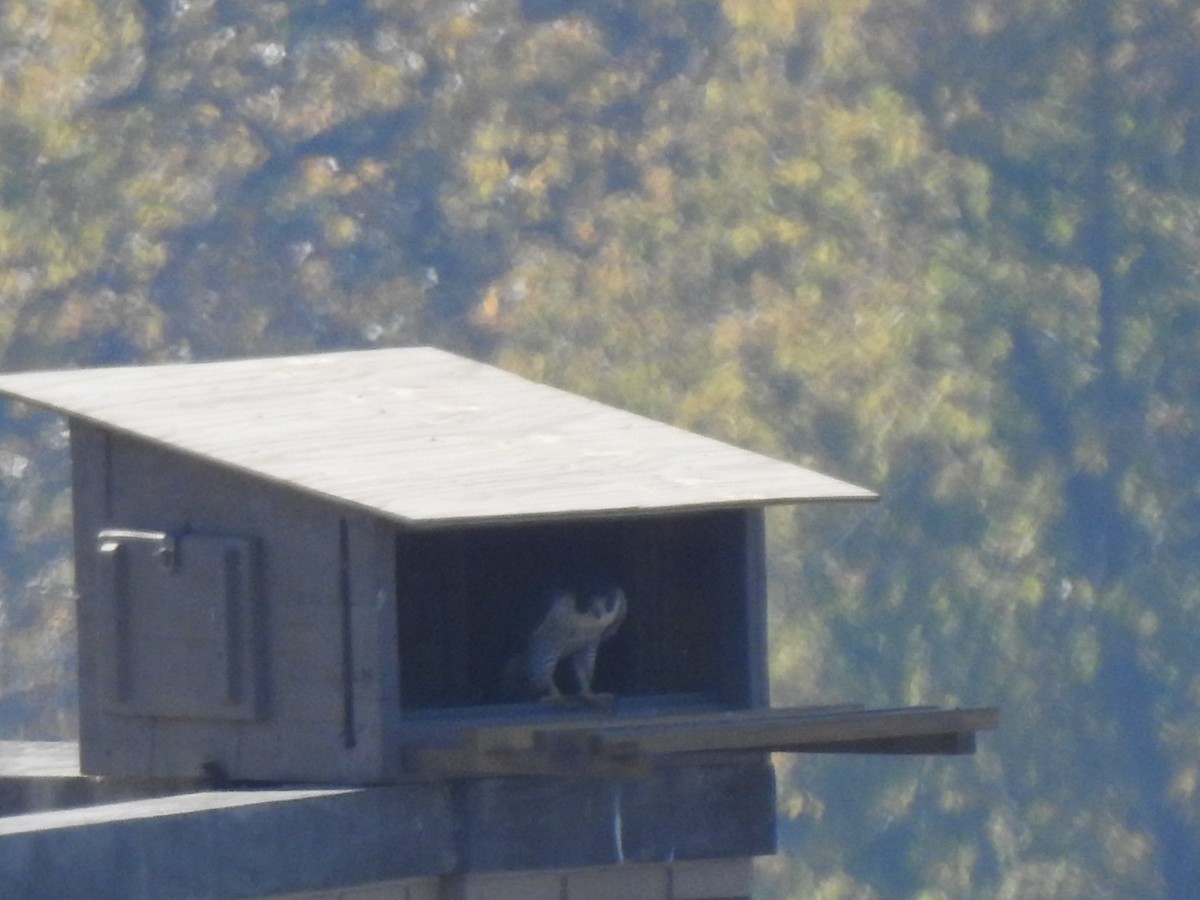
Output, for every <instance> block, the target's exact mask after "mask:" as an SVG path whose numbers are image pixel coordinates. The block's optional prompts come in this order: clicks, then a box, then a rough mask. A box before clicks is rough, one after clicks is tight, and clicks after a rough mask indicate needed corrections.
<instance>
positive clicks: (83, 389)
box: [0, 347, 874, 524]
mask: <svg viewBox="0 0 1200 900" xmlns="http://www.w3.org/2000/svg"><path fill="white" fill-rule="evenodd" d="M0 393H2V394H7V395H9V396H11V397H15V398H17V399H20V400H24V401H27V402H30V403H33V404H36V405H38V406H44V407H47V408H49V409H53V410H57V411H59V412H62V413H64V414H66V415H69V416H74V417H78V418H81V419H85V420H89V421H92V422H95V423H98V424H100V425H103V426H106V427H109V428H113V429H115V430H119V431H123V432H128V433H130V434H134V435H138V436H140V437H143V438H146V439H148V440H150V441H153V442H155V443H159V444H163V445H165V446H168V447H172V448H175V449H178V450H181V451H183V452H186V453H189V454H192V455H195V456H200V457H203V458H206V459H210V460H214V461H216V462H219V463H222V464H224V465H228V466H232V467H235V468H238V469H241V470H244V471H247V472H251V473H254V474H257V475H260V476H262V477H265V478H269V479H272V480H274V481H279V482H284V483H286V484H289V485H293V486H295V487H297V488H299V489H302V490H305V491H309V492H313V493H317V494H322V495H326V496H329V497H334V498H337V499H340V500H344V501H347V502H350V503H353V504H356V505H358V506H362V507H366V508H369V509H372V510H375V511H377V512H381V513H383V514H385V515H388V516H391V517H394V518H398V519H403V520H407V521H410V522H414V523H428V524H436V523H449V522H464V521H480V522H483V521H494V520H502V519H535V518H553V517H560V516H568V515H571V516H575V515H604V514H614V513H622V512H636V511H652V510H661V509H682V508H688V507H694V508H706V507H719V506H747V505H758V504H768V503H788V502H797V501H804V500H860V499H870V498H873V497H874V494H872V493H871V492H870V491H867V490H864V489H862V488H859V487H856V486H854V485H851V484H848V483H846V482H843V481H838V480H837V479H834V478H829V477H827V476H825V475H821V474H819V473H817V472H813V471H811V470H809V469H805V468H802V467H800V466H796V465H792V464H790V463H785V462H781V461H779V460H775V459H770V458H768V457H764V456H761V455H759V454H756V453H751V452H749V451H746V450H741V449H738V448H736V447H732V446H730V445H728V444H724V443H721V442H719V441H715V440H712V439H709V438H705V437H701V436H699V435H696V434H692V433H690V432H687V431H683V430H680V429H678V428H674V427H672V426H670V425H664V424H662V423H660V422H655V421H653V420H651V419H647V418H645V417H642V416H638V415H634V414H632V413H628V412H624V411H621V410H617V409H613V408H611V407H608V406H605V405H603V404H601V403H597V402H594V401H591V400H587V399H584V398H582V397H578V396H575V395H573V394H568V393H565V392H563V391H559V390H556V389H554V388H550V387H547V386H545V385H541V384H537V383H535V382H531V381H527V380H525V379H523V378H519V377H517V376H515V375H511V374H508V373H506V372H502V371H501V370H499V369H496V368H494V367H492V366H487V365H484V364H482V363H477V362H473V361H471V360H467V359H463V358H461V357H458V356H454V355H453V354H450V353H446V352H444V351H440V350H435V349H432V348H429V347H415V348H405V349H393V350H364V351H352V352H342V353H324V354H314V355H308V356H295V357H277V358H271V359H248V360H234V361H226V362H211V363H194V364H183V365H162V366H149V367H127V368H106V369H86V370H85V369H76V370H67V371H57V372H26V373H20V374H13V375H3V376H0Z"/></svg>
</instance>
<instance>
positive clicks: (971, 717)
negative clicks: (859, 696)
mask: <svg viewBox="0 0 1200 900" xmlns="http://www.w3.org/2000/svg"><path fill="white" fill-rule="evenodd" d="M998 721H999V713H998V711H997V710H995V709H992V708H982V709H949V710H947V709H938V708H935V707H909V708H904V709H888V710H865V709H862V708H860V707H853V706H840V707H839V706H829V707H807V708H796V709H765V710H740V711H731V712H724V713H697V714H693V715H674V716H659V717H649V718H646V719H642V720H633V721H623V720H613V719H598V718H593V719H575V720H571V721H564V722H560V723H546V724H540V725H538V724H525V725H514V726H498V727H492V728H478V729H472V730H468V731H466V732H464V733H463V735H462V738H463V739H462V743H461V744H459V745H456V746H453V747H417V748H413V749H412V750H410V752H409V754H408V756H407V758H406V763H407V766H408V768H409V770H410V771H412V772H416V773H422V774H438V775H443V776H448V777H468V776H473V775H524V774H543V775H571V776H607V777H632V776H636V775H641V774H645V773H646V772H647V771H649V770H650V769H651V768H652V767H654V766H655V765H658V764H660V763H661V762H662V760H661V759H660V758H661V757H667V756H670V755H672V754H703V753H729V752H736V751H746V752H751V751H754V752H772V753H867V754H909V755H911V754H943V755H944V754H964V753H972V752H974V749H975V733H976V732H977V731H985V730H989V729H992V728H995V727H996V726H997V724H998Z"/></svg>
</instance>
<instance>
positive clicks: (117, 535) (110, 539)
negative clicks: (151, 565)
mask: <svg viewBox="0 0 1200 900" xmlns="http://www.w3.org/2000/svg"><path fill="white" fill-rule="evenodd" d="M135 542H136V543H145V544H153V545H154V555H155V556H156V557H157V558H158V561H159V562H160V563H162V567H163V568H164V569H167V570H168V571H170V570H172V569H174V568H175V561H176V552H175V551H176V547H175V545H176V538H175V535H173V534H168V533H167V532H165V531H143V530H141V529H137V528H102V529H100V531H99V532H98V533H97V534H96V549H97V550H99V551H100V552H101V553H116V552H117V550H118V549H120V547H121V545H122V544H128V543H135Z"/></svg>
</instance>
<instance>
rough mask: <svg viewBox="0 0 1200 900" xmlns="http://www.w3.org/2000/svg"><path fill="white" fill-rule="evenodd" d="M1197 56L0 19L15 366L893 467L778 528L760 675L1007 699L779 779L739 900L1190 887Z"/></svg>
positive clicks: (877, 17)
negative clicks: (437, 348)
mask: <svg viewBox="0 0 1200 900" xmlns="http://www.w3.org/2000/svg"><path fill="white" fill-rule="evenodd" d="M1198 45H1200V19H1198V18H1197V17H1196V15H1195V13H1194V11H1193V10H1192V9H1191V8H1190V6H1189V5H1188V4H1180V3H1172V2H1168V0H1138V2H1134V0H1056V2H1052V3H1040V4H1037V3H1017V4H1014V3H1011V2H1007V0H979V2H973V3H970V4H962V3H959V2H956V0H907V2H902V3H901V2H893V3H880V4H869V3H865V2H849V3H847V2H842V0H838V2H834V0H720V2H718V0H651V2H645V3H631V2H611V3H610V2H575V0H562V2H555V0H526V2H523V3H522V2H517V0H483V2H473V3H453V4H445V3H435V2H429V0H420V2H411V0H406V2H398V0H366V2H355V3H329V2H322V0H302V2H295V3H284V2H260V3H253V4H220V3H215V2H212V0H192V2H190V3H142V4H139V3H133V2H125V0H105V2H99V0H94V2H89V0H11V2H9V3H7V4H6V5H4V6H2V7H0V59H2V60H3V62H2V64H0V352H2V353H3V354H4V356H3V358H4V364H5V366H6V368H21V367H32V366H37V367H46V366H55V365H74V364H93V363H108V362H132V361H144V362H150V361H157V360H163V359H189V358H197V359H203V358H211V357H217V356H232V355H244V354H251V353H274V352H283V351H293V352H296V351H303V350H306V349H318V348H330V347H349V346H368V345H372V344H379V345H395V344H407V343H415V342H428V343H436V344H439V345H442V346H446V347H448V348H450V349H456V350H459V351H463V352H468V353H471V354H474V355H477V356H481V357H486V358H489V359H493V360H496V361H498V362H500V364H502V365H504V366H505V367H507V368H510V369H513V370H515V371H519V372H523V373H525V374H528V375H531V376H533V377H535V378H538V379H542V380H545V381H548V382H551V383H554V384H557V385H560V386H563V387H567V388H570V389H573V390H576V391H580V392H582V393H585V394H587V395H590V396H593V397H597V398H600V399H603V400H607V401H610V402H613V403H616V404H618V405H621V406H625V407H630V408H633V409H637V410H641V411H643V412H646V413H649V414H651V415H654V416H656V417H659V418H663V419H667V420H670V421H673V422H676V423H678V424H680V425H683V426H686V427H689V428H693V429H696V430H699V431H702V432H706V433H709V434H712V435H715V436H718V437H722V438H725V439H728V440H731V441H734V442H736V443H739V444H742V445H745V446H749V447H752V448H755V449H758V450H761V451H764V452H768V453H772V454H775V455H779V456H783V457H786V458H789V459H793V460H796V461H798V462H801V463H804V464H809V465H813V466H815V467H817V468H820V469H823V470H826V471H830V472H831V473H833V474H837V475H841V476H843V477H847V478H849V479H851V480H857V481H860V482H863V483H866V484H869V485H871V486H873V487H876V488H877V489H879V490H880V492H881V494H882V495H883V500H882V502H881V503H880V504H878V505H877V506H875V507H873V508H871V509H868V510H848V509H834V510H815V509H804V510H800V511H798V512H795V513H792V512H782V511H779V512H774V513H772V518H771V522H772V544H771V573H772V592H771V604H772V605H771V615H772V628H771V633H772V641H773V644H772V652H773V676H774V695H775V700H776V702H777V703H780V704H800V703H809V702H833V701H859V702H868V703H881V704H900V703H938V704H959V703H961V704H968V703H970V704H976V703H997V704H998V705H1000V706H1001V707H1002V709H1003V724H1002V728H1001V730H1000V731H999V732H998V733H996V734H994V735H987V736H985V737H983V738H982V740H981V746H980V752H979V754H978V755H977V756H974V757H970V758H967V759H964V760H928V761H925V760H883V759H869V760H847V759H837V758H835V759H822V760H819V761H814V760H810V759H781V760H779V766H780V772H781V778H780V822H781V830H782V833H783V835H784V850H785V852H786V853H787V855H786V856H783V857H781V858H779V859H777V860H774V861H773V862H772V863H771V864H770V865H768V866H767V867H765V869H764V875H763V879H762V885H761V886H760V891H759V893H760V894H761V895H762V896H763V897H780V898H782V897H827V898H842V897H901V896H908V897H914V898H918V897H919V898H934V897H939V898H940V897H947V898H948V897H955V898H957V897H966V896H977V897H996V898H1013V897H1027V896H1046V897H1064V898H1070V897H1081V898H1082V897H1089V898H1090V897H1106V896H1107V897H1126V896H1184V895H1186V894H1187V893H1188V892H1189V891H1190V890H1191V889H1192V887H1191V886H1192V885H1194V884H1195V883H1196V882H1197V880H1198V877H1200V871H1198V869H1197V864H1196V862H1195V854H1194V852H1193V850H1194V847H1195V846H1197V844H1200V817H1198V815H1197V813H1196V802H1195V801H1196V795H1197V790H1198V785H1200V750H1198V749H1197V748H1200V740H1198V739H1200V666H1198V664H1197V662H1196V654H1195V650H1194V646H1193V644H1194V635H1195V634H1196V633H1198V631H1200V580H1198V579H1197V576H1196V574H1195V573H1196V571H1197V570H1198V567H1197V565H1196V559H1197V549H1196V548H1197V546H1200V543H1198V539H1200V488H1198V487H1197V462H1198V457H1197V453H1196V447H1197V442H1198V437H1200V435H1198V429H1200V409H1198V407H1197V401H1198V398H1200V375H1198V374H1197V373H1198V371H1200V370H1198V369H1197V366H1196V365H1195V360H1196V359H1197V358H1198V357H1200V311H1198V310H1197V301H1196V271H1195V260H1196V259H1197V258H1200V206H1198V193H1200V128H1198V127H1197V126H1198V121H1200V120H1198V119H1197V116H1198V115H1200V113H1197V110H1200V96H1198V95H1197V92H1198V91H1200V80H1197V79H1196V78H1195V77H1194V74H1193V70H1194V68H1195V63H1194V60H1195V58H1196V53H1197V48H1198ZM5 424H6V427H5V430H4V433H5V434H6V435H8V437H5V438H4V439H3V441H0V492H3V493H4V495H5V498H6V501H7V502H6V503H5V505H4V510H5V511H4V513H3V516H4V524H3V527H2V528H0V567H2V571H3V580H2V581H0V622H3V625H4V630H3V635H4V639H3V641H2V642H0V690H3V691H4V692H7V693H10V694H13V693H17V692H27V693H29V692H32V693H30V696H38V697H42V696H43V695H40V694H37V690H38V689H39V687H43V688H44V687H45V686H46V685H49V684H53V683H58V682H61V681H63V680H64V679H66V680H69V670H70V662H69V660H70V658H71V657H70V643H69V642H70V639H71V618H70V617H71V605H70V597H69V587H68V580H69V579H68V572H67V568H66V566H65V564H64V562H63V560H64V559H65V553H66V540H67V534H68V530H69V521H68V519H69V515H68V512H67V509H66V506H65V501H64V496H65V494H64V491H65V480H64V479H65V474H64V473H65V461H64V460H63V459H62V447H61V436H56V433H55V432H54V426H53V425H52V424H46V423H45V422H44V421H43V422H39V421H38V420H35V419H33V418H26V417H14V418H10V419H9V420H8V421H7V422H6V423H5ZM47 444H49V445H50V446H52V447H53V448H55V450H54V452H39V450H38V449H37V448H38V447H39V446H41V447H45V446H46V445H47ZM39 659H40V660H52V661H53V662H52V663H51V665H50V666H49V667H48V668H47V667H45V665H43V666H42V667H41V668H40V669H39V667H38V664H37V662H36V661H37V660H39ZM29 672H34V673H40V674H35V675H30V674H28V673H29ZM53 696H54V703H57V704H58V706H57V707H54V708H57V709H61V708H63V704H62V702H61V701H62V700H63V699H64V698H63V697H62V696H61V695H53ZM54 703H51V704H50V705H51V706H52V707H53V706H54ZM22 727H23V728H24V733H26V734H34V733H38V734H43V733H49V732H53V731H54V730H55V729H58V730H66V729H69V728H70V722H69V717H68V718H55V716H53V715H52V716H50V717H48V718H42V719H41V720H39V721H36V722H35V721H32V720H30V721H27V722H26V723H25V724H24V726H22ZM12 728H13V729H14V730H19V729H18V726H16V725H13V726H12Z"/></svg>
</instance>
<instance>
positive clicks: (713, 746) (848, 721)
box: [595, 709, 998, 754]
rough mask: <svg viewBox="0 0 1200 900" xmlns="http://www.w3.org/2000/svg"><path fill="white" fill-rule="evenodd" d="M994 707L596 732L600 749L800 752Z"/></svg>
mask: <svg viewBox="0 0 1200 900" xmlns="http://www.w3.org/2000/svg"><path fill="white" fill-rule="evenodd" d="M997 722H998V713H997V711H996V710H995V709H956V710H928V709H915V710H913V709H902V710H879V711H862V712H852V713H846V714H831V715H827V716H812V715H800V716H796V717H795V718H786V717H784V718H780V719H775V720H768V719H758V720H755V719H742V720H736V721H727V722H712V723H697V724H696V725H694V726H688V727H680V728H670V729H654V730H644V729H620V728H610V729H604V730H602V731H598V732H597V733H596V735H595V741H596V746H597V748H598V750H599V751H600V752H604V751H606V750H609V749H610V748H612V747H614V746H621V747H628V745H629V743H630V742H631V741H632V742H634V743H635V744H636V746H637V747H638V749H639V751H640V752H642V753H648V754H657V753H681V752H691V751H706V750H767V751H772V752H793V753H794V752H803V748H804V747H805V746H808V745H822V744H828V743H831V742H843V743H844V742H849V741H855V742H857V741H873V740H879V739H883V738H904V737H920V736H928V735H939V734H951V733H965V732H975V731H983V730H988V729H991V728H995V727H996V724H997Z"/></svg>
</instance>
